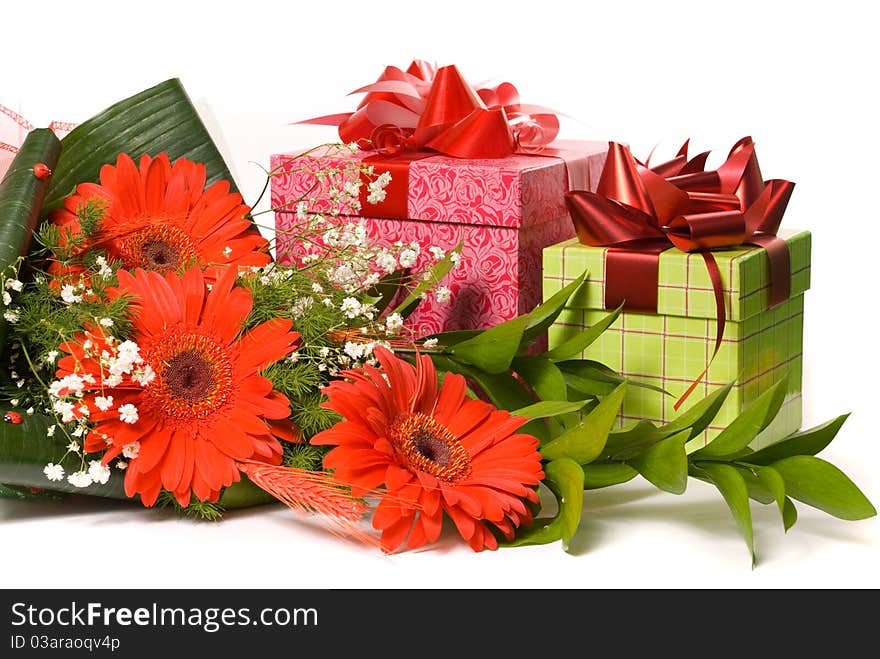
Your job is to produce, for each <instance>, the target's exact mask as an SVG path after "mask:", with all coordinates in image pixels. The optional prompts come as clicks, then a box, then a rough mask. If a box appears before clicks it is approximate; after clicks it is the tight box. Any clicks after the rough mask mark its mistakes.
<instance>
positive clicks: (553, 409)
mask: <svg viewBox="0 0 880 659" xmlns="http://www.w3.org/2000/svg"><path fill="white" fill-rule="evenodd" d="M586 403H587V401H585V400H580V401H574V402H571V401H567V400H542V401H540V402H537V403H532V404H531V405H526V406H525V407H521V408H520V409H518V410H513V411H512V412H511V414H513V415H515V416H524V417H526V418H527V419H545V418H547V417H553V416H557V415H559V414H569V413H571V412H577V411H579V410H580V409H581V408H582V407H583V406H584V405H585V404H586Z"/></svg>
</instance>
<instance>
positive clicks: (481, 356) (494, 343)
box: [451, 316, 529, 375]
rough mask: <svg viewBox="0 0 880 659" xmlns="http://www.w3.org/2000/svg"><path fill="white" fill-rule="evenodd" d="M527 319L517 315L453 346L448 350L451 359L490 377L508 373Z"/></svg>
mask: <svg viewBox="0 0 880 659" xmlns="http://www.w3.org/2000/svg"><path fill="white" fill-rule="evenodd" d="M528 320H529V318H528V316H518V317H516V318H513V319H512V320H508V321H506V322H503V323H501V324H500V325H496V326H495V327H491V328H489V329H487V330H484V331H482V332H480V334H478V335H477V336H475V337H473V338H472V339H468V340H466V341H462V342H461V343H459V344H456V345H455V346H453V347H452V348H451V352H452V356H453V359H455V361H459V362H463V363H465V364H470V365H471V366H476V367H477V368H479V369H481V370H483V371H485V372H486V373H489V374H493V375H494V374H498V373H505V372H507V371H508V369H510V364H511V362H512V361H513V358H514V357H515V356H516V352H517V350H518V349H519V342H520V339H521V338H522V334H523V329H524V328H525V326H526V323H528Z"/></svg>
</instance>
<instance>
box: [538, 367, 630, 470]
mask: <svg viewBox="0 0 880 659" xmlns="http://www.w3.org/2000/svg"><path fill="white" fill-rule="evenodd" d="M625 394H626V383H624V384H621V385H620V386H618V387H617V389H615V390H614V391H613V392H612V393H611V395H609V396H608V397H607V398H604V399H602V400H601V401H600V402H599V404H598V405H597V406H596V407H595V408H594V409H593V410H592V411H591V412H590V413H589V414H588V415H587V416H585V417H584V419H583V420H582V421H581V422H580V423H579V424H578V425H576V426H575V427H574V428H572V429H571V430H567V431H566V432H564V433H563V434H561V435H560V436H559V437H557V438H556V439H554V440H553V441H551V442H549V443H547V444H545V445H544V446H542V447H541V455H543V456H544V458H545V459H547V460H557V459H560V458H571V459H572V460H575V461H576V462H577V463H578V464H587V463H589V462H592V461H593V460H595V459H596V458H597V457H599V456H600V455H601V454H602V449H604V448H605V441H606V440H607V439H608V433H609V432H611V428H612V427H613V426H614V422H615V420H616V419H617V414H618V412H620V406H621V405H622V404H623V397H624V395H625Z"/></svg>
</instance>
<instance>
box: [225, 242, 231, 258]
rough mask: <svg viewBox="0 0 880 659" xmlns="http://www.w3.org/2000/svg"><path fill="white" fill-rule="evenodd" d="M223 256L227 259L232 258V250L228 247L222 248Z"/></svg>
mask: <svg viewBox="0 0 880 659" xmlns="http://www.w3.org/2000/svg"><path fill="white" fill-rule="evenodd" d="M223 256H225V257H226V258H227V259H228V258H229V257H230V256H232V248H231V247H230V246H229V245H227V246H226V247H224V248H223Z"/></svg>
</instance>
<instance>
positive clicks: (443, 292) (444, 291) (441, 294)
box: [434, 286, 452, 303]
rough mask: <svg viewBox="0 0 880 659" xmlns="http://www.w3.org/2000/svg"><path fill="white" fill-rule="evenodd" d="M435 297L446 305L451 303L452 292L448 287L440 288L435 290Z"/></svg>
mask: <svg viewBox="0 0 880 659" xmlns="http://www.w3.org/2000/svg"><path fill="white" fill-rule="evenodd" d="M434 297H436V298H437V302H440V303H444V302H449V300H450V298H451V297H452V291H451V290H449V288H447V287H446V286H438V287H437V288H436V289H435V290H434Z"/></svg>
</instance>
